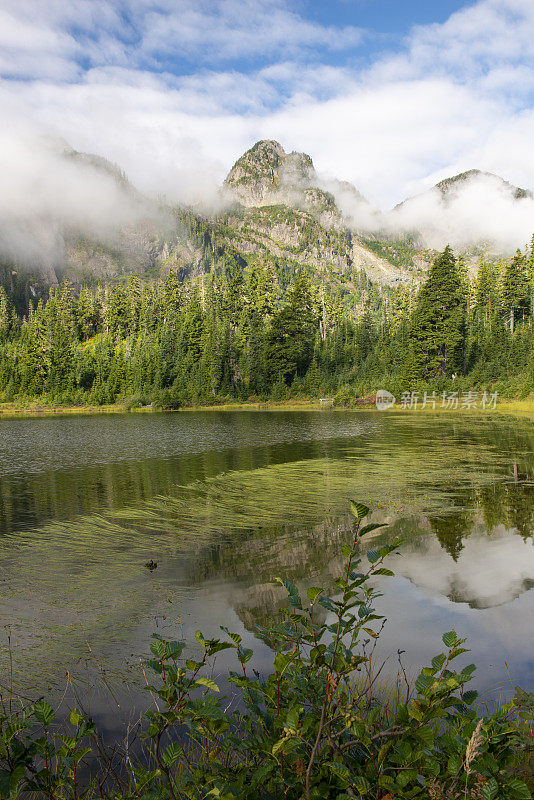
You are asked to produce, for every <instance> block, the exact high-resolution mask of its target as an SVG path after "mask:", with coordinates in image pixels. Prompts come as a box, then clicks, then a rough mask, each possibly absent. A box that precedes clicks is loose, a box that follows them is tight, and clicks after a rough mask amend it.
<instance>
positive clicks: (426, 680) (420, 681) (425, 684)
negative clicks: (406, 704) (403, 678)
mask: <svg viewBox="0 0 534 800" xmlns="http://www.w3.org/2000/svg"><path fill="white" fill-rule="evenodd" d="M433 685H434V678H432V677H431V676H430V675H424V674H423V673H422V672H421V674H420V675H418V677H417V680H416V681H415V688H416V689H417V691H418V692H419V694H426V693H427V692H428V691H429V690H430V689H431V687H432V686H433Z"/></svg>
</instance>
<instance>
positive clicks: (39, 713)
mask: <svg viewBox="0 0 534 800" xmlns="http://www.w3.org/2000/svg"><path fill="white" fill-rule="evenodd" d="M33 713H34V716H35V717H36V719H37V720H38V721H39V722H42V723H43V725H50V723H51V722H53V720H54V717H55V714H54V712H53V711H52V708H51V706H49V705H48V703H45V701H44V700H39V701H38V702H37V703H36V704H35V705H34V707H33Z"/></svg>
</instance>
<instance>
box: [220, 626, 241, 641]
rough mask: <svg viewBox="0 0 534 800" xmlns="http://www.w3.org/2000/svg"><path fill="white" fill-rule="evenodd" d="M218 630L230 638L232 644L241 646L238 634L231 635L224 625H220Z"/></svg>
mask: <svg viewBox="0 0 534 800" xmlns="http://www.w3.org/2000/svg"><path fill="white" fill-rule="evenodd" d="M220 628H221V630H222V631H224V632H225V633H226V635H227V636H229V637H230V639H231V640H232V641H233V643H234V644H241V636H240V635H239V634H238V633H231V632H230V631H229V630H228V628H227V627H226V626H225V625H221V626H220Z"/></svg>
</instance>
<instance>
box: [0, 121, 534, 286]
mask: <svg viewBox="0 0 534 800" xmlns="http://www.w3.org/2000/svg"><path fill="white" fill-rule="evenodd" d="M0 166H1V169H2V174H3V180H4V186H5V191H4V192H3V193H2V196H1V198H0V262H1V263H2V264H3V265H4V270H5V271H6V270H7V274H12V275H13V274H16V273H17V272H18V271H20V270H23V271H24V272H26V273H29V274H31V275H32V276H33V277H34V278H35V279H36V280H38V281H40V282H41V283H43V284H44V285H48V286H49V285H53V284H55V283H58V282H60V281H62V280H64V279H69V280H70V281H72V282H74V283H75V284H80V283H82V282H89V283H91V282H95V281H107V280H116V279H117V278H119V277H120V276H121V275H124V274H127V273H129V272H133V273H137V274H139V275H141V276H142V277H150V276H151V275H157V274H164V273H165V272H167V271H168V270H169V269H176V270H178V272H179V274H180V275H181V277H182V279H185V278H187V277H188V276H195V275H198V274H200V273H203V272H209V271H211V270H212V269H213V267H214V265H215V264H216V263H217V262H218V261H220V260H221V259H222V258H224V257H225V254H228V253H230V255H231V257H232V258H233V259H237V261H236V263H240V260H241V263H242V265H243V267H244V266H245V265H246V263H247V261H248V260H249V259H250V258H251V257H253V258H260V259H261V258H275V259H285V260H287V261H288V263H289V262H290V263H291V264H293V265H298V264H307V265H308V266H310V267H311V268H312V269H315V270H317V271H323V272H324V271H325V270H326V272H328V273H332V274H334V273H338V274H340V275H343V274H348V273H349V272H350V271H351V270H352V269H354V268H357V269H362V270H364V271H365V273H366V274H367V275H368V277H370V278H371V279H372V280H374V281H376V282H379V283H383V284H389V285H395V284H398V283H403V282H408V281H412V280H416V281H418V280H420V278H421V276H422V275H423V274H424V271H425V269H426V267H427V265H428V263H429V262H430V260H431V257H432V252H431V251H433V250H437V249H441V248H443V247H444V246H445V244H448V243H449V244H451V245H453V246H454V247H455V248H456V249H458V250H469V249H473V248H477V247H478V248H483V249H485V250H489V251H490V252H493V253H495V254H502V255H510V254H511V253H513V252H514V250H515V249H516V248H517V247H519V246H522V245H523V244H524V242H525V241H527V240H529V239H530V237H531V235H532V232H533V231H534V196H533V194H532V193H531V192H530V191H529V190H526V189H520V188H518V187H516V186H513V185H512V184H510V183H508V182H507V181H504V180H503V179H502V178H500V177H498V176H496V175H492V174H490V173H487V172H481V171H479V170H475V169H473V170H469V171H467V172H464V173H461V174H459V175H456V176H453V177H451V178H447V179H445V180H442V181H440V182H439V183H437V184H436V185H435V186H434V187H432V188H431V189H429V190H427V191H425V192H423V193H421V194H419V195H416V196H414V197H410V198H408V199H406V200H405V201H403V202H402V203H400V204H398V205H397V206H396V207H395V208H394V209H392V210H390V211H383V210H380V209H378V208H376V207H374V206H373V205H372V203H370V202H369V201H368V200H367V199H366V198H365V197H364V196H363V195H362V194H361V193H360V192H359V190H358V188H357V187H355V186H353V185H352V184H350V183H348V182H346V181H343V180H339V179H337V178H331V177H327V176H323V175H319V174H318V173H317V172H316V170H315V167H314V164H313V161H312V159H311V157H310V156H309V155H307V154H305V153H299V152H290V153H287V152H286V151H285V150H284V148H283V147H282V145H281V144H280V143H279V142H276V141H274V140H262V141H259V142H257V143H256V144H254V145H253V146H252V147H251V148H250V149H249V150H248V151H246V152H245V153H244V154H243V155H242V156H241V157H240V158H239V159H238V160H237V161H236V163H235V164H234V165H233V166H232V168H231V169H230V170H229V172H228V175H227V177H226V179H225V180H224V182H223V185H222V186H221V187H220V189H219V190H218V192H217V194H215V195H213V194H212V193H209V192H208V193H206V194H205V196H204V197H203V200H202V201H198V198H197V201H196V202H195V205H194V206H192V207H186V206H183V205H172V204H171V203H169V202H167V201H166V200H165V199H163V198H155V197H149V196H146V195H143V194H141V193H140V192H139V191H137V190H136V189H135V187H134V186H133V185H132V184H131V183H130V182H129V180H128V178H127V176H126V175H125V174H124V173H123V172H122V171H121V169H120V168H119V167H118V166H116V165H114V164H112V163H110V162H109V161H107V160H106V159H104V158H101V157H100V156H98V155H93V154H86V153H80V152H77V151H75V150H74V149H72V148H71V147H69V145H68V144H66V143H65V142H62V141H59V140H57V139H50V138H45V137H42V136H36V135H35V134H34V133H33V132H31V131H19V132H18V135H17V136H16V137H15V136H13V135H10V134H8V133H6V132H4V133H3V134H2V135H1V136H0Z"/></svg>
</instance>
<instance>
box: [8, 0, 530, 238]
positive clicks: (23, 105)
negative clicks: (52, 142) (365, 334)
mask: <svg viewBox="0 0 534 800" xmlns="http://www.w3.org/2000/svg"><path fill="white" fill-rule="evenodd" d="M299 8H300V7H299ZM2 13H3V14H4V16H5V18H6V19H7V18H9V24H6V25H5V26H4V28H3V29H2V26H0V65H2V64H3V65H4V67H5V69H4V74H6V72H8V73H9V77H7V78H5V79H4V80H3V81H2V82H0V109H1V110H2V113H3V116H4V118H5V119H10V118H13V117H16V118H26V119H28V120H31V122H32V125H33V126H34V127H35V128H36V129H37V130H40V131H43V132H46V133H48V134H52V135H55V136H61V137H63V138H64V139H65V140H67V141H68V142H69V143H70V144H72V146H73V147H75V148H76V149H79V150H84V151H88V152H96V153H99V154H101V155H103V156H105V157H106V158H109V159H110V160H111V161H113V162H116V163H118V164H119V165H120V166H121V167H122V168H124V169H125V170H126V172H127V174H128V175H129V177H130V178H131V180H132V181H133V182H134V184H135V185H137V186H138V187H139V188H140V189H141V190H142V191H145V192H150V193H154V194H164V195H166V196H167V197H168V198H169V199H171V200H177V201H189V200H191V201H195V200H197V199H198V197H202V196H209V195H212V194H213V191H214V187H215V186H216V184H217V183H218V182H220V181H222V179H223V178H224V176H225V174H226V173H227V171H228V169H229V168H230V166H231V165H232V163H233V162H234V161H235V160H236V159H237V158H238V157H239V155H240V154H241V153H242V152H243V151H244V150H245V149H247V148H248V147H250V146H251V145H252V144H253V142H254V141H255V140H257V139H259V138H276V139H278V140H279V141H280V142H281V143H282V144H283V146H284V147H285V148H286V150H292V149H295V150H304V151H306V152H308V153H310V154H311V155H312V157H313V159H314V162H315V164H316V168H317V170H318V172H319V173H320V174H321V175H322V176H324V177H325V179H331V178H334V177H335V178H340V179H346V180H349V181H351V182H352V183H354V184H355V185H356V186H357V187H358V189H360V191H362V193H363V194H365V195H366V196H368V197H369V198H370V200H371V201H372V203H373V204H375V205H378V206H381V207H382V208H385V209H387V208H388V207H391V206H393V205H394V204H395V203H397V202H399V201H400V200H402V199H403V198H404V197H406V196H410V195H414V194H417V193H418V192H420V191H421V190H423V189H426V188H428V187H429V186H430V185H432V183H433V182H435V180H436V179H437V176H439V177H445V176H447V175H451V174H455V173H457V172H461V171H465V170H467V169H471V168H473V167H476V168H479V169H482V170H487V171H489V172H494V173H497V174H499V175H502V176H503V177H504V178H505V179H507V180H510V181H511V182H513V183H515V184H517V185H519V186H525V187H526V188H529V187H534V161H533V160H532V158H531V142H532V140H533V138H534V112H533V111H532V102H531V101H532V94H533V90H534V79H532V74H534V70H532V67H533V66H534V63H533V61H534V7H533V6H532V3H531V2H530V0H479V2H477V3H475V4H474V5H471V6H469V7H466V8H464V9H462V10H460V11H458V12H456V13H455V14H453V15H451V17H450V18H449V20H447V21H446V22H445V23H443V24H439V25H438V24H436V25H427V26H419V27H416V28H414V29H413V30H412V31H411V32H410V34H409V35H408V37H407V39H406V42H405V44H404V46H403V48H402V49H401V50H400V51H398V52H395V53H386V54H383V55H382V56H381V57H380V58H379V59H378V60H375V62H374V63H372V64H371V65H370V66H369V67H366V68H361V67H355V66H354V64H355V60H354V57H355V55H356V54H357V53H358V52H359V50H358V48H362V47H364V45H365V33H363V32H362V31H361V30H359V29H357V28H350V27H339V26H338V27H336V26H335V25H320V24H319V23H317V22H315V21H312V20H310V19H306V18H305V16H303V15H302V13H299V11H298V8H297V6H294V5H293V4H291V3H290V2H288V1H287V2H286V1H285V0H268V2H262V3H260V2H259V0H225V2H222V0H194V2H193V0H172V1H171V0H134V1H133V2H131V3H129V4H126V5H125V4H123V3H121V2H119V0H72V2H71V3H69V4H66V3H64V2H62V0H50V1H49V2H47V3H40V2H37V0H17V1H16V0H4V3H3V7H2ZM2 36H3V38H1V37H2ZM334 54H335V57H334ZM8 68H9V69H10V70H11V71H9V69H8ZM22 78H24V80H23V79H22ZM30 78H31V79H30ZM1 158H2V155H1V154H0V159H1ZM471 199H472V200H473V202H474V201H476V202H477V203H478V208H477V209H476V213H475V214H473V213H472V212H473V209H472V208H469V207H466V208H465V209H464V211H465V213H466V215H467V216H466V220H469V225H471V224H474V222H476V219H475V220H474V221H473V217H474V216H475V217H477V215H480V216H481V217H482V218H483V219H482V223H481V230H482V231H483V232H484V231H485V230H487V229H491V227H492V226H493V221H494V220H495V218H496V217H497V218H498V219H499V217H500V219H501V221H502V220H505V223H503V226H504V227H505V229H506V233H505V235H504V238H505V239H506V241H507V242H509V244H510V245H512V243H513V245H514V247H515V246H519V245H521V244H523V242H524V236H525V230H526V228H527V227H529V225H530V222H529V219H530V216H529V215H530V211H529V212H528V214H527V213H524V212H526V209H525V207H522V209H521V214H520V215H519V216H518V217H517V219H515V218H513V215H510V214H509V213H508V211H509V210H507V212H506V214H504V215H500V210H501V209H500V206H499V202H497V200H498V198H497V200H496V201H495V202H493V200H492V202H491V203H490V204H489V205H488V203H487V202H485V201H484V198H483V197H481V196H476V197H475V195H473V196H472V198H471ZM490 206H491V207H490ZM458 208H460V206H458ZM462 213H463V212H462ZM358 214H359V215H360V216H361V215H362V214H363V209H362V208H360V209H359V210H358ZM484 215H485V216H484ZM371 217H372V218H374V217H373V215H371ZM477 218H478V217H477ZM371 221H372V220H371ZM369 224H371V223H369ZM447 224H449V223H447ZM450 224H451V225H452V224H453V219H452V217H451V218H450ZM527 238H528V237H527Z"/></svg>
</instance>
